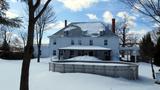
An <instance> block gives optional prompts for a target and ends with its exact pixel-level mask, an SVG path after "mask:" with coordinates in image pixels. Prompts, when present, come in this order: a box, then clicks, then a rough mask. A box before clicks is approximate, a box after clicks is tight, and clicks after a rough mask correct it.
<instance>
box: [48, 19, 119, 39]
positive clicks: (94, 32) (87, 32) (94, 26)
mask: <svg viewBox="0 0 160 90" xmlns="http://www.w3.org/2000/svg"><path fill="white" fill-rule="evenodd" d="M76 30H79V31H81V33H80V32H78V33H77V34H78V35H77V36H91V37H99V36H117V35H116V34H115V33H113V32H112V31H111V30H110V29H109V25H105V24H104V23H103V22H73V23H70V24H69V25H68V26H66V27H64V28H63V29H61V30H59V31H58V32H56V33H55V34H53V35H51V36H50V37H52V36H54V35H56V36H62V35H64V32H65V31H69V32H70V33H72V32H73V31H76ZM102 32H103V35H100V34H101V33H102Z"/></svg>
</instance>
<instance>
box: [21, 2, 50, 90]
mask: <svg viewBox="0 0 160 90" xmlns="http://www.w3.org/2000/svg"><path fill="white" fill-rule="evenodd" d="M22 1H25V2H26V3H27V6H28V14H29V15H28V19H29V21H28V36H27V44H26V47H25V50H24V57H23V62H22V69H21V81H20V90H29V67H30V61H31V57H32V53H33V39H34V30H35V24H36V22H37V20H38V18H40V17H41V15H42V14H43V12H44V11H45V10H46V8H47V6H48V5H49V3H50V2H51V0H47V1H46V2H44V3H43V4H44V6H43V7H42V9H41V10H40V12H39V13H37V14H36V15H35V12H36V10H37V9H38V8H39V7H40V5H41V3H42V0H22Z"/></svg>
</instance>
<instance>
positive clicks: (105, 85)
mask: <svg viewBox="0 0 160 90" xmlns="http://www.w3.org/2000/svg"><path fill="white" fill-rule="evenodd" d="M41 61H42V62H41V63H36V59H33V60H32V62H31V67H30V90H160V85H158V84H155V83H154V80H153V79H152V74H151V68H150V65H149V64H146V63H139V66H140V67H139V75H140V77H139V80H127V79H123V78H111V77H106V76H99V75H93V74H83V73H57V72H49V70H48V62H49V61H50V59H49V58H45V59H41ZM21 64H22V61H8V60H2V59H0V90H19V82H20V71H21ZM155 68H156V71H157V70H158V67H155Z"/></svg>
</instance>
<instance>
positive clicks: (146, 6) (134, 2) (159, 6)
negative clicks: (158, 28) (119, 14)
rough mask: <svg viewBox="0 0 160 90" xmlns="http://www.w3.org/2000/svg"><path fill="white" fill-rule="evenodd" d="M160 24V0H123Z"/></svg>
mask: <svg viewBox="0 0 160 90" xmlns="http://www.w3.org/2000/svg"><path fill="white" fill-rule="evenodd" d="M121 1H122V2H124V3H125V4H127V5H128V6H130V7H131V8H133V9H135V10H137V11H139V12H140V13H142V14H144V15H146V16H149V17H151V18H152V19H153V20H154V21H155V22H157V23H158V25H160V0H121Z"/></svg>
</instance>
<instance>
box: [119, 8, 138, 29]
mask: <svg viewBox="0 0 160 90" xmlns="http://www.w3.org/2000/svg"><path fill="white" fill-rule="evenodd" d="M117 16H118V17H119V18H121V21H124V20H126V24H127V25H128V27H129V28H133V27H135V26H136V23H135V20H136V17H135V16H131V15H129V14H128V13H127V12H125V11H122V12H118V13H117Z"/></svg>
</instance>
